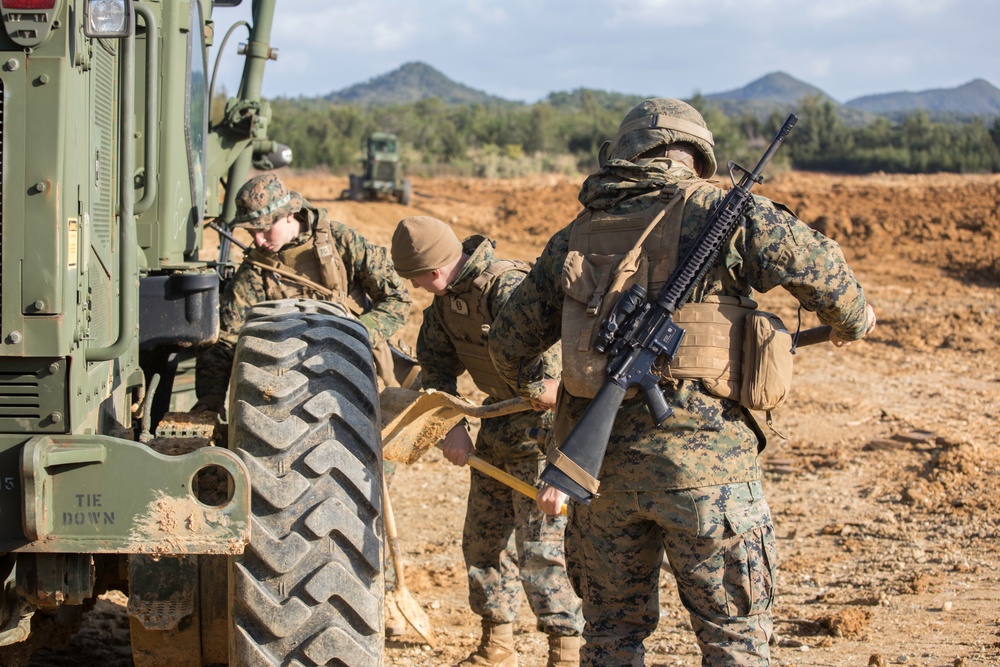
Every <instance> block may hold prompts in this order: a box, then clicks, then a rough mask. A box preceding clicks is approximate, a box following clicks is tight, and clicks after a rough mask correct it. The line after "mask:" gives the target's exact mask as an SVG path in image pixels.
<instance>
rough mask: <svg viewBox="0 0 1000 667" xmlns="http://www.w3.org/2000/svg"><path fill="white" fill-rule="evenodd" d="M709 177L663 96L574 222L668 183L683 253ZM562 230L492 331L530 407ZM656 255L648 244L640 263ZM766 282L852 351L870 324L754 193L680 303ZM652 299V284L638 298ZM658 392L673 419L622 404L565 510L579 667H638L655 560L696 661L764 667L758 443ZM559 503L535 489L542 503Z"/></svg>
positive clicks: (684, 397) (681, 397)
mask: <svg viewBox="0 0 1000 667" xmlns="http://www.w3.org/2000/svg"><path fill="white" fill-rule="evenodd" d="M676 120H680V121H683V122H679V123H678V122H675V121H676ZM686 123H691V124H693V125H688V124H686ZM695 126H698V127H700V128H702V129H700V130H699V129H698V127H695ZM677 128H681V129H677ZM685 128H686V129H687V131H685ZM623 130H624V132H623ZM689 132H693V133H694V134H695V135H697V137H696V136H693V135H692V134H690V133H689ZM715 170H716V162H715V157H714V154H713V152H712V145H711V135H710V133H708V132H707V128H706V127H705V122H704V120H703V119H702V117H701V115H700V114H699V113H698V112H697V111H696V110H695V109H693V108H692V107H690V106H689V105H687V104H685V103H683V102H679V101H676V100H667V99H653V100H646V101H645V102H643V103H641V104H640V105H638V106H637V107H635V108H634V109H633V110H632V111H630V112H629V114H628V115H626V117H625V118H624V120H623V121H622V125H621V128H620V129H619V133H618V135H617V136H616V138H615V139H614V140H613V141H612V142H610V143H609V144H607V145H606V146H605V147H604V148H603V149H602V167H601V169H600V170H599V171H598V172H597V173H595V174H593V175H591V176H590V177H589V178H588V179H587V180H586V182H585V183H584V185H583V187H582V189H581V192H580V196H579V199H580V202H581V203H582V204H583V205H584V207H585V210H584V212H585V213H586V212H588V211H589V212H590V213H591V214H597V213H612V214H626V216H627V215H628V214H638V212H641V211H643V210H645V209H648V207H650V206H652V205H653V204H654V203H655V202H656V201H657V200H658V197H659V196H660V192H661V190H663V189H664V188H665V187H666V186H671V185H676V184H678V183H681V182H687V183H688V185H689V187H690V189H691V190H692V192H691V193H690V196H689V198H688V199H687V201H686V204H685V205H684V207H683V209H681V211H682V213H681V214H680V215H679V216H678V217H677V219H678V220H679V221H680V222H679V227H680V229H679V237H678V239H679V244H678V245H679V248H678V252H679V254H680V256H681V257H683V256H684V253H686V252H687V249H688V248H690V247H691V245H692V243H693V241H694V239H695V238H696V237H697V235H698V233H699V231H700V230H701V229H702V227H703V225H704V224H705V222H706V221H707V218H708V215H709V211H710V210H711V208H712V206H713V205H715V204H716V203H718V201H719V200H720V199H721V197H722V196H723V194H724V193H723V191H721V190H719V189H718V188H716V187H714V186H711V185H710V184H708V183H707V182H706V181H700V179H707V178H710V177H711V176H712V175H713V174H714V173H715ZM579 220H580V218H578V221H579ZM574 224H576V221H575V222H574V223H571V224H570V225H569V226H567V227H566V228H564V229H562V230H561V231H559V232H557V233H556V234H555V235H554V236H553V237H552V238H551V239H550V240H549V242H548V244H547V245H546V247H545V249H544V251H543V253H542V255H541V256H540V257H539V259H538V261H537V263H536V264H535V265H534V267H533V268H532V270H531V272H530V274H529V275H528V277H527V278H525V280H524V281H523V282H522V283H521V285H520V287H519V288H518V289H517V290H516V291H515V292H514V294H512V295H511V296H510V298H509V299H508V301H507V305H506V307H505V308H504V310H503V311H502V312H501V313H500V315H499V316H498V317H497V319H496V321H495V322H494V324H493V327H492V329H491V331H490V340H489V344H490V351H491V353H492V355H493V360H494V363H495V364H496V368H497V370H498V371H499V373H500V374H501V375H502V376H503V377H505V378H506V379H507V380H508V382H510V383H511V384H512V385H514V386H516V387H517V388H518V391H519V392H520V394H521V395H522V396H524V397H527V398H531V397H533V396H536V395H539V394H541V393H542V392H543V391H544V388H545V387H544V384H543V382H542V378H543V373H544V371H543V363H542V362H541V360H540V358H539V356H538V355H539V354H540V353H541V352H542V351H543V350H546V349H548V348H549V346H551V345H553V344H554V343H555V342H556V341H558V340H559V339H560V338H561V337H563V336H564V335H566V334H565V332H563V331H561V326H560V324H561V318H562V315H563V310H564V306H565V304H566V299H567V294H566V291H565V289H564V286H563V282H561V281H562V280H563V279H564V278H565V276H564V268H565V266H566V265H567V257H568V254H569V252H570V238H571V233H572V231H573V225H574ZM656 250H657V249H656V248H646V251H647V254H649V255H652V254H655V252H656ZM779 286H780V287H783V288H785V289H786V290H787V291H788V292H789V293H791V294H792V296H794V297H795V298H796V299H797V300H798V301H799V302H800V304H801V305H802V306H803V307H804V308H805V309H806V310H810V311H813V312H815V313H816V314H817V315H818V316H819V319H820V320H821V321H823V322H824V323H826V324H829V325H831V326H832V328H833V333H832V334H831V340H833V341H834V342H838V343H843V342H847V341H852V340H857V339H859V338H861V337H863V336H864V335H865V334H866V333H867V331H870V330H871V328H872V327H874V312H873V311H872V310H871V308H870V306H866V300H865V296H864V293H863V291H862V289H861V286H860V285H859V284H858V282H857V281H856V280H855V278H854V276H853V274H852V272H851V269H850V268H849V267H848V265H847V263H846V261H845V259H844V257H843V255H842V253H841V251H840V248H839V246H838V245H837V244H836V243H835V242H833V241H832V240H830V239H827V238H825V237H824V236H822V235H821V234H819V233H817V232H815V231H813V230H812V229H810V228H809V227H807V226H806V225H805V224H803V223H802V222H800V221H799V220H797V219H796V218H795V217H794V216H793V215H792V214H791V213H789V212H788V211H787V210H786V209H784V208H783V207H781V206H779V205H776V204H773V203H772V202H770V201H768V200H767V199H765V198H763V197H755V198H754V202H753V205H752V206H751V207H749V208H748V210H747V213H746V215H745V217H744V219H743V221H742V225H740V226H739V227H738V229H737V231H736V232H735V234H734V236H733V237H732V238H731V239H730V242H729V244H728V246H727V247H725V248H724V249H723V250H722V252H721V253H720V255H719V257H718V259H717V261H716V262H715V265H714V267H713V268H711V269H709V271H708V273H707V275H706V276H705V277H704V279H703V280H702V281H701V283H700V284H699V285H697V286H696V288H695V290H694V292H693V293H692V296H691V302H692V303H693V302H703V301H704V300H705V299H706V297H709V296H710V295H728V296H733V297H735V296H743V297H748V296H749V295H750V294H751V293H752V290H757V291H759V292H766V291H768V290H770V289H772V288H774V287H779ZM655 289H656V287H655V286H654V285H652V284H651V285H650V294H652V295H655V294H656V291H655ZM680 312H683V309H682V310H681V311H680ZM563 350H564V353H565V352H566V341H565V340H564V342H563ZM564 362H566V360H565V354H564ZM566 363H568V362H566ZM564 382H565V379H564ZM661 386H662V388H663V389H664V390H665V392H664V393H665V400H666V403H667V406H668V407H669V408H671V409H672V410H673V414H672V416H671V417H669V418H668V420H667V421H666V422H664V423H663V424H662V426H660V427H657V426H656V425H655V424H654V422H653V421H652V419H651V417H650V414H649V411H648V410H647V408H646V405H645V403H644V401H643V399H642V398H641V397H636V398H629V397H626V400H625V401H624V402H623V403H622V405H621V408H620V410H619V412H618V414H617V416H616V417H615V423H614V428H613V431H612V434H611V438H610V440H609V443H608V449H607V454H606V458H605V459H604V463H603V467H602V468H601V471H600V494H599V496H598V497H595V498H594V499H593V500H592V501H591V502H590V504H589V505H583V504H578V503H573V504H572V506H571V508H570V520H569V526H568V528H567V533H566V549H567V558H568V564H569V569H570V575H571V577H572V580H573V583H574V586H575V588H576V590H577V592H579V593H580V595H581V597H582V599H583V611H584V617H585V618H586V621H587V626H586V630H585V632H584V639H585V640H586V644H585V646H584V649H583V655H582V660H581V664H582V665H591V666H600V667H612V666H616V665H643V664H645V662H644V653H645V651H644V647H643V640H644V639H645V638H646V637H648V636H649V635H650V634H651V633H652V632H653V630H654V629H655V628H656V625H657V621H658V619H659V603H658V578H659V571H660V566H661V563H662V562H663V556H664V553H666V555H667V557H668V559H669V563H670V567H671V569H672V571H673V574H674V576H675V578H676V580H677V586H678V592H679V594H680V598H681V601H682V602H683V604H684V606H685V607H686V608H687V610H688V612H689V613H690V618H691V623H692V626H693V628H694V631H695V634H696V636H697V639H698V643H699V646H700V648H701V651H702V656H703V657H702V665H705V666H709V665H711V666H716V665H754V666H759V665H767V664H769V662H770V655H769V649H768V641H769V639H770V638H771V636H772V616H771V607H772V604H773V601H774V584H775V581H774V577H775V566H776V554H775V536H774V528H773V526H772V521H771V513H770V510H769V508H768V506H767V503H766V501H765V498H764V494H763V490H762V486H761V470H760V466H759V464H758V460H757V455H758V447H759V446H761V447H762V446H763V442H762V435H760V434H759V430H758V429H757V427H756V424H755V423H754V422H753V421H752V417H751V416H750V415H749V413H748V412H747V411H746V410H745V409H743V408H742V407H741V406H740V404H739V403H738V402H736V401H735V400H727V399H723V398H718V397H717V396H715V395H712V394H710V393H709V392H708V391H706V389H705V385H704V384H703V382H702V381H701V380H699V379H686V380H683V379H682V380H673V381H672V382H671V383H666V382H664V383H663V384H661ZM588 404H589V399H587V398H581V397H577V396H572V395H566V394H564V396H563V397H562V398H561V399H560V403H559V407H558V414H557V417H556V419H557V422H560V423H562V421H563V419H565V420H567V423H568V424H569V425H571V424H573V423H575V422H576V421H577V420H579V418H580V416H581V415H582V414H583V411H584V410H585V409H586V407H587V405H588ZM563 432H564V431H562V430H561V428H560V427H559V426H557V433H559V434H561V433H563ZM566 432H568V429H567V431H566ZM562 497H564V496H563V494H562V493H561V492H559V491H558V490H556V489H552V488H545V489H543V491H542V494H541V495H540V497H539V503H540V505H544V503H545V502H546V501H549V502H551V501H552V499H553V498H555V501H554V502H556V503H558V502H559V501H560V500H561V498H562Z"/></svg>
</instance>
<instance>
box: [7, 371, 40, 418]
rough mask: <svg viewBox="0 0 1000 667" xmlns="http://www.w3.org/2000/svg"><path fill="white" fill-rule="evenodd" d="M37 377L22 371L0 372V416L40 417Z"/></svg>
mask: <svg viewBox="0 0 1000 667" xmlns="http://www.w3.org/2000/svg"><path fill="white" fill-rule="evenodd" d="M38 384H39V383H38V377H36V376H34V375H24V374H22V373H0V418H5V419H33V420H37V419H41V418H42V404H41V394H40V389H39V386H38Z"/></svg>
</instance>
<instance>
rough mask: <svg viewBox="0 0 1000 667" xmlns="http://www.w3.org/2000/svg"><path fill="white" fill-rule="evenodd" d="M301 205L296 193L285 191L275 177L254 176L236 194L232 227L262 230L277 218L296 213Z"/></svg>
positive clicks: (283, 186) (267, 175)
mask: <svg viewBox="0 0 1000 667" xmlns="http://www.w3.org/2000/svg"><path fill="white" fill-rule="evenodd" d="M303 205H304V202H303V201H302V197H301V196H300V195H299V193H298V192H291V191H290V190H288V189H287V188H286V187H285V184H284V183H282V182H281V179H279V178H278V177H277V176H275V175H274V174H262V175H260V176H254V177H253V178H251V179H250V180H249V181H247V182H246V183H244V184H243V187H241V188H240V191H239V192H237V193H236V217H235V218H234V219H233V227H243V228H245V229H249V230H265V229H267V228H268V227H270V226H271V225H273V224H274V223H275V221H276V220H278V219H279V218H281V217H284V216H286V215H288V214H290V213H297V212H298V211H299V210H301V209H302V206H303Z"/></svg>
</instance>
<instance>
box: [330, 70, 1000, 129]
mask: <svg viewBox="0 0 1000 667" xmlns="http://www.w3.org/2000/svg"><path fill="white" fill-rule="evenodd" d="M584 91H587V89H584V88H578V89H576V90H573V91H555V92H552V93H550V94H549V95H548V96H547V97H546V98H545V101H546V102H548V103H550V104H553V105H554V106H560V105H564V104H574V105H575V104H577V100H579V98H580V96H581V95H582V94H584ZM588 94H590V95H592V96H594V97H595V98H596V99H597V100H598V102H599V103H600V104H601V105H602V106H605V105H614V106H616V107H619V106H622V105H626V104H629V103H630V102H632V101H633V100H641V99H643V96H639V95H634V94H628V93H616V92H609V91H601V90H589V91H588ZM807 96H809V97H814V98H819V99H821V100H823V101H829V102H830V103H832V104H833V105H834V106H835V107H836V109H837V112H838V113H839V114H840V115H841V116H842V117H844V118H847V119H849V120H852V121H855V122H863V121H864V120H866V119H870V118H872V117H873V116H886V117H890V118H898V117H901V116H902V115H905V114H908V113H912V112H915V111H920V110H923V111H925V112H927V114H928V115H929V116H931V117H932V118H941V119H956V118H958V119H967V118H971V117H975V116H986V117H994V116H1000V89H998V88H997V87H996V86H994V85H993V84H992V83H990V82H989V81H987V80H986V79H983V78H976V79H973V80H971V81H969V82H967V83H964V84H962V85H960V86H956V87H954V88H932V89H927V90H922V91H916V92H910V91H899V92H889V93H876V94H870V95H864V96H861V97H857V98H854V99H851V100H848V101H847V102H844V103H840V102H838V101H837V100H836V99H834V98H833V97H832V96H830V95H828V94H827V93H826V92H825V91H823V90H822V89H820V88H818V87H816V86H814V85H812V84H809V83H806V82H804V81H801V80H799V79H796V78H795V77H793V76H791V75H790V74H788V73H786V72H781V71H776V72H770V73H768V74H765V75H764V76H762V77H760V78H758V79H755V80H753V81H751V82H750V83H748V84H747V85H745V86H743V87H741V88H735V89H732V90H727V91H722V92H717V93H705V94H699V95H697V97H699V98H700V99H701V100H703V101H705V102H706V103H707V104H708V105H709V106H714V107H716V108H718V109H719V110H720V111H722V112H723V113H725V114H727V115H734V114H739V113H752V114H754V115H765V116H766V115H767V114H770V113H773V112H775V111H779V112H787V111H790V110H791V109H792V108H793V107H794V106H795V105H796V104H797V103H798V102H800V101H801V100H802V99H803V98H805V97H807ZM429 98H438V99H440V100H441V101H442V102H444V103H445V104H448V105H462V104H511V105H524V104H525V103H524V102H517V101H512V100H507V99H505V98H502V97H499V96H497V95H492V94H490V93H487V92H485V91H483V90H480V89H477V88H473V87H471V86H468V85H465V84H462V83H458V82H456V81H454V80H452V79H450V78H449V77H448V76H446V75H445V74H443V73H442V72H440V71H439V70H437V69H435V68H434V67H432V66H431V65H428V64H426V63H422V62H408V63H404V64H403V65H401V66H400V67H398V68H397V69H395V70H392V71H391V72H387V73H385V74H381V75H379V76H375V77H372V78H370V79H369V80H368V81H366V82H361V83H356V84H353V85H351V86H348V87H347V88H343V89H341V90H339V91H333V92H331V93H329V94H327V95H325V96H323V97H322V99H324V100H326V101H329V102H339V103H352V104H362V105H386V104H407V103H413V102H417V101H419V100H423V99H429Z"/></svg>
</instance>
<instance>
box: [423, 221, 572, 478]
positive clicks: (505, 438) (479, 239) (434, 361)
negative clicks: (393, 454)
mask: <svg viewBox="0 0 1000 667" xmlns="http://www.w3.org/2000/svg"><path fill="white" fill-rule="evenodd" d="M462 251H463V252H464V253H465V254H467V255H469V259H468V261H466V263H465V265H464V266H463V267H462V270H461V272H460V273H459V275H458V277H457V278H456V279H455V280H454V282H452V284H451V285H449V286H448V289H449V291H452V292H454V293H461V292H464V291H466V290H467V289H468V288H469V287H470V285H471V283H472V281H474V280H475V279H476V278H478V277H479V275H480V274H481V273H482V272H483V271H485V270H486V269H487V268H488V267H489V266H490V265H491V264H492V263H493V262H494V261H495V260H496V257H495V255H494V254H493V242H492V241H490V240H489V239H487V238H485V237H483V236H472V237H470V238H468V239H466V240H465V241H464V242H463V243H462ZM523 278H524V274H523V273H521V272H519V271H508V272H507V273H505V274H503V275H501V276H500V277H499V278H497V280H496V282H494V283H493V289H492V290H491V291H490V293H489V294H488V295H487V307H488V308H489V310H490V313H491V314H492V316H493V319H496V317H497V315H498V314H499V313H500V311H501V310H502V309H503V308H504V305H505V304H506V303H507V299H508V298H509V297H510V295H511V294H512V293H514V290H515V289H516V288H517V286H518V284H519V283H520V282H521V280H522V279H523ZM443 299H445V297H443V296H435V297H434V301H433V302H432V303H431V305H430V306H428V307H427V308H426V309H425V310H424V313H423V321H422V322H421V325H420V333H419V334H418V336H417V361H419V362H420V368H421V377H422V381H423V386H424V388H425V389H437V390H438V391H446V392H448V393H450V394H453V395H457V393H458V377H459V376H460V375H461V374H462V373H464V372H465V370H466V369H465V366H464V365H463V364H462V362H461V360H459V358H458V354H457V353H456V351H455V345H454V344H453V342H452V340H451V338H450V336H449V334H448V331H447V329H446V327H445V326H444V324H443V323H442V321H441V317H440V316H439V315H438V312H437V308H436V307H435V305H436V304H438V305H439V304H440V303H441V302H442V301H443ZM486 344H487V343H486V341H485V340H484V341H483V347H486ZM542 352H544V354H541V355H540V357H539V365H538V371H539V372H540V373H541V374H542V376H544V377H548V378H558V377H559V375H560V373H561V371H562V366H561V364H560V363H559V354H558V347H556V348H553V349H551V350H545V351H542ZM492 400H493V399H492V398H488V399H487V401H486V402H491V401H492ZM550 423H551V413H546V414H545V415H539V414H538V413H534V412H525V413H519V414H514V415H509V416H506V417H497V418H495V419H487V420H483V424H482V426H481V428H480V437H479V440H478V441H477V443H476V448H477V451H478V453H479V455H480V456H482V457H483V458H486V459H487V460H488V461H490V462H491V463H502V462H507V461H514V460H518V459H525V458H538V457H540V455H541V453H542V450H541V446H540V445H539V443H538V442H536V441H534V440H529V439H528V438H526V436H525V433H524V430H525V429H526V428H531V427H538V428H547V427H548V425H549V424H550Z"/></svg>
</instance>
